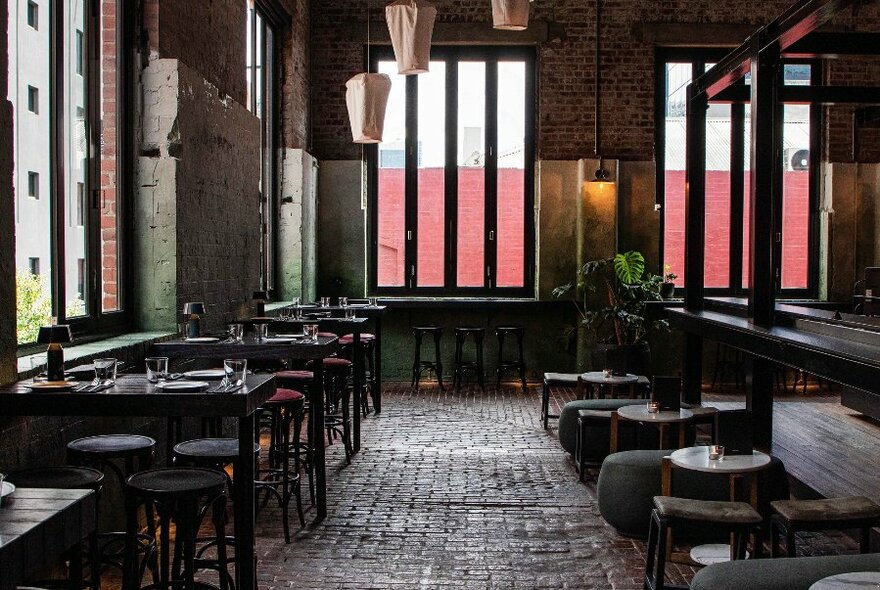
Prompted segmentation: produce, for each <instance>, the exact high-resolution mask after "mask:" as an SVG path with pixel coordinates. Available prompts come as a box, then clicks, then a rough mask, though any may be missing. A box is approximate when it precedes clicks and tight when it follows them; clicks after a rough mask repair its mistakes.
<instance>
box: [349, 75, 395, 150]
mask: <svg viewBox="0 0 880 590" xmlns="http://www.w3.org/2000/svg"><path fill="white" fill-rule="evenodd" d="M390 93H391V78H390V77H389V76H388V75H387V74H369V73H364V74H357V75H355V76H354V77H352V78H351V79H350V80H349V81H348V82H346V83H345V103H346V105H347V106H348V120H349V122H350V123H351V137H352V140H353V141H354V142H355V143H381V142H382V131H383V129H384V127H385V107H386V106H387V105H388V95H389V94H390Z"/></svg>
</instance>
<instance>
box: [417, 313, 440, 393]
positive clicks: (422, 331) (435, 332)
mask: <svg viewBox="0 0 880 590" xmlns="http://www.w3.org/2000/svg"><path fill="white" fill-rule="evenodd" d="M412 333H413V337H414V338H415V350H414V356H413V365H412V384H411V387H412V388H413V389H416V388H418V386H419V381H421V379H422V372H424V371H434V374H435V375H437V382H438V383H439V384H440V391H443V362H442V361H441V360H440V337H441V336H443V328H442V327H440V326H414V327H413V329H412ZM425 336H431V337H432V338H433V339H434V360H433V361H423V360H422V338H424V337H425Z"/></svg>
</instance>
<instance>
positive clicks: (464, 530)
mask: <svg viewBox="0 0 880 590" xmlns="http://www.w3.org/2000/svg"><path fill="white" fill-rule="evenodd" d="M557 394H558V396H559V399H560V400H564V399H566V398H568V397H570V396H571V395H572V392H570V391H565V390H562V391H559V392H557ZM539 400H540V393H539V389H538V388H537V387H534V386H533V387H530V390H529V392H528V394H523V393H522V392H521V391H520V390H518V389H514V388H513V386H511V387H510V388H504V389H503V390H502V391H495V390H494V389H488V390H487V392H486V393H485V394H483V393H480V392H479V390H477V391H473V390H470V391H463V392H462V393H461V394H458V395H456V394H453V393H452V392H449V391H447V392H440V391H439V390H438V389H437V388H428V389H424V388H423V389H422V390H421V391H419V392H417V393H416V392H412V391H410V390H409V388H408V387H404V386H391V387H388V388H387V391H386V392H385V398H384V404H383V412H382V414H381V415H379V416H372V415H371V416H370V417H369V418H368V419H367V420H366V421H365V422H364V424H363V428H364V429H363V448H362V450H361V452H360V453H359V454H358V455H357V456H356V458H355V459H354V461H353V463H352V464H351V465H350V466H345V465H344V459H343V454H342V449H341V445H333V446H331V447H330V448H329V449H328V465H329V466H330V468H329V473H328V481H329V499H328V505H329V513H328V516H327V518H326V520H325V521H323V522H322V523H320V524H319V525H317V526H315V527H313V528H306V529H305V530H301V531H299V532H298V533H297V534H296V535H295V538H294V540H293V542H292V543H291V544H290V545H285V544H284V542H283V539H282V535H281V530H280V523H279V522H278V518H276V516H277V512H273V511H272V510H267V511H266V512H264V513H262V514H261V515H260V517H259V519H258V521H259V522H258V541H257V547H258V552H259V558H260V563H259V570H258V571H259V576H260V580H261V585H262V586H263V587H268V588H286V587H294V588H415V587H425V588H597V589H619V590H624V589H641V587H642V585H641V581H640V580H641V577H642V575H643V570H644V544H643V543H642V542H640V541H634V540H631V539H626V538H624V537H621V536H619V535H617V534H616V533H615V532H614V531H613V529H611V527H609V526H608V525H606V524H605V522H604V521H603V520H602V518H601V517H600V516H599V513H598V508H597V504H596V491H595V474H594V477H591V478H590V480H589V481H588V483H587V484H586V485H583V484H579V483H578V482H577V476H576V474H575V472H574V469H573V466H572V464H571V463H570V462H569V460H568V459H567V457H566V455H565V453H563V452H562V450H561V448H560V447H559V443H558V441H557V439H556V436H555V432H552V431H551V433H547V432H545V431H544V430H543V429H542V427H541V424H540V419H539V409H538V408H539ZM313 514H314V513H313V511H309V512H308V513H307V518H308V517H309V516H313ZM670 572H672V573H673V574H675V575H674V576H673V577H674V578H677V579H680V577H681V575H680V574H681V573H684V574H686V575H688V576H689V575H691V574H692V571H690V570H689V568H685V571H684V572H674V571H673V570H672V569H671V568H670Z"/></svg>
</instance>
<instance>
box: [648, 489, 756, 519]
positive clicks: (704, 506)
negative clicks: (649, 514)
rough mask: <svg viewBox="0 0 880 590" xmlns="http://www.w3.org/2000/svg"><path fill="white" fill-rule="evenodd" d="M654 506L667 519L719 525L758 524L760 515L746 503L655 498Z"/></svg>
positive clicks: (665, 497)
mask: <svg viewBox="0 0 880 590" xmlns="http://www.w3.org/2000/svg"><path fill="white" fill-rule="evenodd" d="M654 506H656V507H657V510H658V511H660V515H661V516H664V517H667V518H679V519H684V520H695V521H699V522H711V523H721V524H758V523H759V522H761V515H760V514H758V511H757V510H755V509H754V508H752V506H751V505H750V504H747V503H746V502H724V501H718V500H689V499H687V498H674V497H672V496H655V497H654Z"/></svg>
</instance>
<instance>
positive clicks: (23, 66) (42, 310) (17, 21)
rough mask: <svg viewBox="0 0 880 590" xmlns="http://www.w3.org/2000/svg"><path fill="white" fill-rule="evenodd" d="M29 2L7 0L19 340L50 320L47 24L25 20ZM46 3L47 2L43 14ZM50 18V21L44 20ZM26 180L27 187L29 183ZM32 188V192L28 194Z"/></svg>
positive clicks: (31, 337)
mask: <svg viewBox="0 0 880 590" xmlns="http://www.w3.org/2000/svg"><path fill="white" fill-rule="evenodd" d="M26 6H27V4H26V3H23V2H21V1H20V0H8V3H7V8H8V11H9V21H8V30H7V38H8V47H9V87H8V88H9V92H8V99H9V101H10V102H11V103H12V109H13V117H14V120H13V149H14V153H13V157H14V162H15V170H14V176H13V182H14V188H15V224H16V232H15V268H16V288H17V294H18V297H17V301H18V310H17V312H18V342H19V343H24V342H34V341H35V340H36V337H37V330H38V328H39V327H40V326H41V325H45V324H47V323H48V322H49V318H50V316H51V315H52V305H51V300H50V273H49V269H50V266H51V258H50V254H49V234H50V211H49V202H50V199H49V198H39V196H40V195H47V196H48V195H49V160H48V158H47V157H46V154H48V153H49V28H50V27H45V26H44V27H37V28H34V27H31V26H28V24H27V15H26V14H23V13H22V11H23V10H26V9H27V8H26ZM49 10H50V8H49V6H48V4H47V5H46V6H45V12H44V14H43V16H44V18H47V19H48V18H49V12H48V11H49ZM46 22H48V21H46ZM29 86H31V87H33V88H36V89H42V90H43V92H38V100H39V104H38V105H37V107H38V108H37V112H36V113H31V112H29V111H28V109H27V101H28V87H29ZM29 185H30V186H29ZM30 193H36V194H35V196H34V197H32V198H29V197H28V195H29V194H30Z"/></svg>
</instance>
